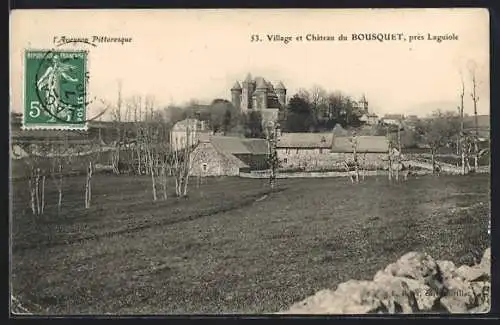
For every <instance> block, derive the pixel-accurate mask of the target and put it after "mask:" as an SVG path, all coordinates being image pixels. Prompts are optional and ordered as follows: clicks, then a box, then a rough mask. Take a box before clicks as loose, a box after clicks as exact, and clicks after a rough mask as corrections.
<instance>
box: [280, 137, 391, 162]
mask: <svg viewBox="0 0 500 325" xmlns="http://www.w3.org/2000/svg"><path fill="white" fill-rule="evenodd" d="M351 140H352V137H350V136H335V135H334V134H333V133H331V132H328V133H283V134H282V135H281V137H280V139H279V141H278V144H277V152H278V158H279V159H280V161H281V168H282V169H283V170H295V169H297V170H304V171H320V170H342V169H343V166H344V161H346V160H352V159H353V157H354V154H353V152H354V150H353V146H352V142H351ZM357 141H358V146H357V153H358V159H359V161H360V163H361V164H362V167H363V168H366V169H379V168H383V166H384V164H385V159H386V157H387V153H388V150H389V142H388V140H387V139H386V137H384V136H358V137H357Z"/></svg>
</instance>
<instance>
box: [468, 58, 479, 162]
mask: <svg viewBox="0 0 500 325" xmlns="http://www.w3.org/2000/svg"><path fill="white" fill-rule="evenodd" d="M470 75H471V83H472V91H471V93H470V96H471V98H472V102H473V105H474V129H475V130H474V131H475V134H474V169H475V170H477V169H478V167H479V166H478V161H479V147H478V139H479V131H478V122H477V103H478V101H479V96H478V95H477V87H478V81H477V77H476V65H475V64H473V65H472V66H471V67H470Z"/></svg>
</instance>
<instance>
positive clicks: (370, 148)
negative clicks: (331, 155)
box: [331, 136, 389, 153]
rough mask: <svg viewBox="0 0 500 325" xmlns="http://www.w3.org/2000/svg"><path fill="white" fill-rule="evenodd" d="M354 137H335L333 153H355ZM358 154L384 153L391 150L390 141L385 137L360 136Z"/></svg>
mask: <svg viewBox="0 0 500 325" xmlns="http://www.w3.org/2000/svg"><path fill="white" fill-rule="evenodd" d="M351 140H352V137H334V138H333V145H332V150H331V151H332V152H353V147H352V142H351ZM357 141H358V147H357V152H360V153H363V152H371V153H383V152H387V151H388V150H389V141H388V140H387V138H386V137H384V136H358V137H357Z"/></svg>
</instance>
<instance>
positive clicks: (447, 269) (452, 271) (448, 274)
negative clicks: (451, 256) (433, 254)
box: [436, 260, 457, 279]
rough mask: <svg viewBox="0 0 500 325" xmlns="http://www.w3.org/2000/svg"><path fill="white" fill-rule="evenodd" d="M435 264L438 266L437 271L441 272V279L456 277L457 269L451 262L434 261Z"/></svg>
mask: <svg viewBox="0 0 500 325" xmlns="http://www.w3.org/2000/svg"><path fill="white" fill-rule="evenodd" d="M436 263H437V265H438V266H439V270H440V271H441V274H442V277H443V279H449V278H454V277H455V276H457V274H456V270H457V267H456V266H455V264H454V263H453V262H451V261H441V260H439V261H436Z"/></svg>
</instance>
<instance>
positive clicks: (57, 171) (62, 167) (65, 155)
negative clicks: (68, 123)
mask: <svg viewBox="0 0 500 325" xmlns="http://www.w3.org/2000/svg"><path fill="white" fill-rule="evenodd" d="M52 148H53V150H52V153H51V154H52V157H51V160H52V161H51V168H50V175H51V178H52V181H53V182H54V185H55V187H56V189H57V193H58V199H57V211H58V212H60V211H61V206H62V200H63V179H64V173H65V172H66V168H67V166H69V165H70V164H71V161H72V158H73V155H72V152H71V151H70V146H69V143H68V137H67V135H66V136H64V139H63V140H62V142H61V143H59V144H54V145H53V146H52Z"/></svg>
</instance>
